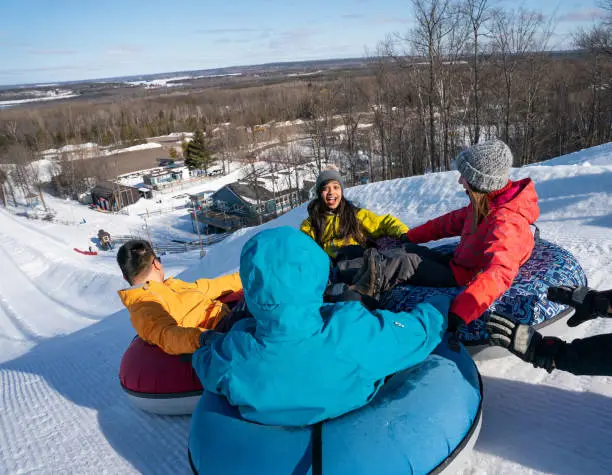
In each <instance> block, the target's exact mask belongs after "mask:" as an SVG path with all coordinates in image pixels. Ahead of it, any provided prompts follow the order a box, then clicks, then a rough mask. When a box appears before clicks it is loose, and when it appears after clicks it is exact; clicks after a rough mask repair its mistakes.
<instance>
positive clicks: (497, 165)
mask: <svg viewBox="0 0 612 475" xmlns="http://www.w3.org/2000/svg"><path fill="white" fill-rule="evenodd" d="M456 161H457V170H459V173H461V175H462V176H463V178H465V180H466V181H467V182H468V183H469V184H470V186H471V187H472V188H474V189H475V190H478V191H483V192H485V193H489V192H491V191H496V190H499V189H501V188H503V187H504V186H506V184H507V183H508V174H509V173H510V168H511V167H512V151H511V150H510V148H509V147H508V146H507V145H506V144H505V143H504V142H502V141H501V140H497V139H495V140H488V141H486V142H480V143H477V144H476V145H472V146H471V147H470V148H468V149H467V150H464V151H463V152H461V153H460V154H459V155H458V156H457V159H456Z"/></svg>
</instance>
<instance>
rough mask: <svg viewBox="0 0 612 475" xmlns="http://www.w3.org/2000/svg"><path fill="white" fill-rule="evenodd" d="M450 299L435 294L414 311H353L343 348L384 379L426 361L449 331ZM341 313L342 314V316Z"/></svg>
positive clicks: (365, 367) (368, 369)
mask: <svg viewBox="0 0 612 475" xmlns="http://www.w3.org/2000/svg"><path fill="white" fill-rule="evenodd" d="M449 305H450V298H449V297H446V296H437V297H433V298H432V299H430V300H429V301H427V302H423V303H420V304H418V305H417V306H416V307H415V308H414V309H413V310H412V311H410V312H398V313H394V312H390V311H388V310H375V311H373V312H369V311H367V310H366V309H365V308H363V307H362V308H363V311H362V312H352V313H351V314H350V315H351V316H352V318H353V321H352V322H351V323H350V326H348V327H347V328H348V329H349V331H347V332H346V335H345V336H344V338H343V339H342V340H341V343H340V347H339V350H340V351H342V352H343V353H345V354H349V355H350V356H351V358H353V359H355V360H356V361H358V362H359V364H360V365H361V366H362V367H363V368H364V369H365V370H366V371H368V372H369V373H370V375H371V376H372V377H373V378H374V379H382V378H384V377H386V376H388V375H390V374H393V373H396V372H397V371H400V370H403V369H405V368H408V367H410V366H413V365H415V364H417V363H420V362H421V361H423V360H424V359H425V358H426V357H427V356H428V355H429V354H430V353H431V352H432V351H433V350H434V348H435V347H436V346H438V344H440V342H441V341H442V337H443V335H444V332H445V330H446V325H447V317H446V316H447V313H448V308H449ZM339 316H340V315H339Z"/></svg>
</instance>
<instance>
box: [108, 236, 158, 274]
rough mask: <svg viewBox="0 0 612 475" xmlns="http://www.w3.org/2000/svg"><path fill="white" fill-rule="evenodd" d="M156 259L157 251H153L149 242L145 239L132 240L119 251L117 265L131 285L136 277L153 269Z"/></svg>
mask: <svg viewBox="0 0 612 475" xmlns="http://www.w3.org/2000/svg"><path fill="white" fill-rule="evenodd" d="M155 259H156V256H155V251H153V248H152V247H151V244H150V243H149V241H145V240H144V239H132V240H131V241H128V242H126V243H125V244H124V245H123V246H121V247H120V248H119V251H117V264H119V268H120V269H121V272H123V277H125V280H127V281H128V282H129V283H130V285H131V284H132V283H133V281H134V277H136V276H138V275H140V274H142V273H143V272H144V271H146V270H148V269H150V268H151V264H153V261H154V260H155Z"/></svg>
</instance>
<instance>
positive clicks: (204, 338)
mask: <svg viewBox="0 0 612 475" xmlns="http://www.w3.org/2000/svg"><path fill="white" fill-rule="evenodd" d="M222 336H223V333H219V332H216V331H214V330H206V331H203V332H202V333H201V334H200V338H199V340H200V348H202V347H203V346H206V345H210V344H211V343H212V342H213V341H215V340H216V339H218V338H221V337H222Z"/></svg>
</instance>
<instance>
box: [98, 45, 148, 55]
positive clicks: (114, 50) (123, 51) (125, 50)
mask: <svg viewBox="0 0 612 475" xmlns="http://www.w3.org/2000/svg"><path fill="white" fill-rule="evenodd" d="M142 51H143V50H142V48H141V47H140V46H137V45H115V46H111V47H110V48H109V49H107V50H106V54H107V56H133V55H135V54H140V53H142Z"/></svg>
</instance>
